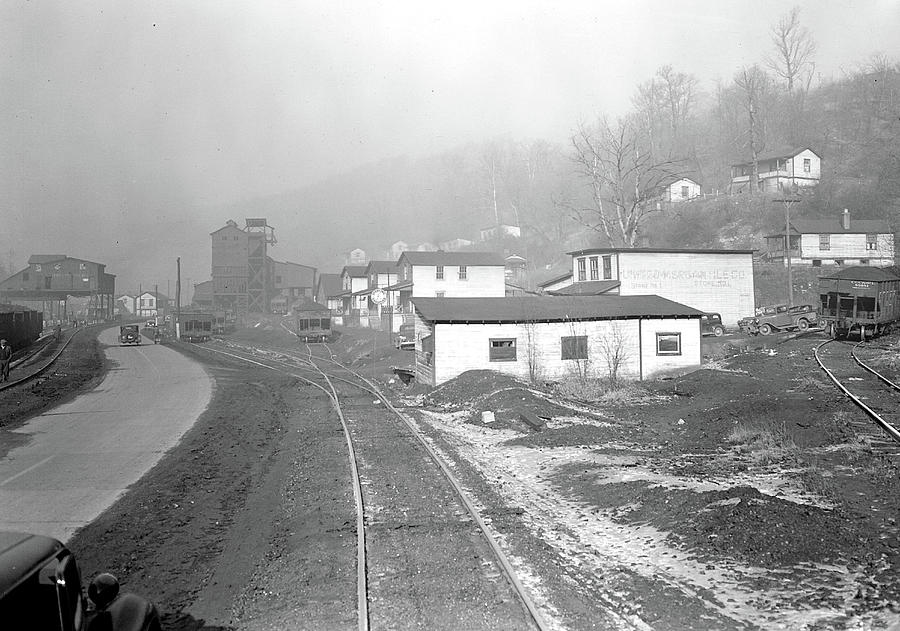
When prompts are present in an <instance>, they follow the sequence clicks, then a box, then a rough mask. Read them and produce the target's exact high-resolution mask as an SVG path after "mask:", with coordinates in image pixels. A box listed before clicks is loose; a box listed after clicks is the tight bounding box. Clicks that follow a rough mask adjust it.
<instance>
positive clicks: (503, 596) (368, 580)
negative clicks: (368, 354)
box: [198, 344, 549, 630]
mask: <svg viewBox="0 0 900 631" xmlns="http://www.w3.org/2000/svg"><path fill="white" fill-rule="evenodd" d="M316 347H317V348H318V349H321V352H320V353H315V352H313V350H312V347H310V346H309V345H307V347H306V352H305V353H303V352H299V351H298V352H290V351H284V350H280V349H279V350H274V349H260V348H251V347H240V346H238V345H235V344H229V346H228V347H227V348H214V347H212V346H202V347H198V348H202V349H203V350H205V351H207V352H210V353H214V354H219V355H220V356H226V357H228V358H231V359H233V360H236V361H241V362H247V363H250V364H253V365H256V366H260V367H264V368H267V369H270V370H274V371H278V372H281V373H283V374H286V375H290V376H292V377H294V378H296V379H298V380H299V381H300V382H302V383H304V384H306V385H308V386H310V387H313V388H317V389H318V390H319V391H320V392H322V393H323V394H325V395H327V396H328V397H329V398H330V399H331V402H332V406H333V408H334V410H335V413H336V415H337V417H338V420H339V421H340V425H341V427H342V430H343V432H344V435H345V439H346V444H347V449H348V461H349V466H350V469H351V476H352V480H353V482H352V484H353V491H354V496H355V499H356V510H357V520H356V523H357V527H356V530H357V600H358V602H357V612H358V619H359V624H358V628H359V629H360V630H365V629H368V628H370V626H371V627H373V628H432V629H439V628H445V629H456V628H467V629H494V628H522V629H527V628H531V629H539V630H544V629H548V628H549V627H548V626H547V625H546V623H545V622H544V620H543V619H542V617H541V615H540V612H539V610H538V608H537V606H536V605H535V603H534V602H533V601H532V599H531V597H530V595H529V593H528V591H527V590H526V589H525V587H524V585H523V584H522V582H521V580H520V579H519V577H518V576H517V574H516V571H515V569H514V567H513V565H512V563H511V562H510V561H509V559H508V558H507V556H506V554H505V553H504V551H503V549H502V547H501V545H500V543H499V542H498V540H497V537H496V536H495V535H494V533H493V532H492V530H491V529H490V527H489V526H488V523H487V521H488V520H487V519H486V518H485V517H483V516H482V515H481V514H480V512H479V510H478V508H477V506H476V503H475V501H474V500H473V499H472V498H471V497H470V496H469V494H468V493H467V492H466V491H465V490H464V489H463V487H462V486H461V485H460V483H459V482H458V481H457V480H456V478H455V476H454V475H453V472H452V471H451V469H450V467H449V466H448V465H447V464H446V463H444V462H443V461H442V459H441V458H440V457H439V456H438V454H437V453H436V452H435V450H434V449H433V448H432V447H431V445H430V444H429V442H428V440H427V439H426V438H425V436H424V435H423V433H422V432H421V431H420V430H419V429H418V428H417V427H416V425H415V424H414V423H413V422H412V421H411V420H410V419H408V418H406V417H405V416H404V415H403V414H402V413H401V412H400V411H399V410H397V409H396V408H395V407H394V406H393V405H392V404H391V402H390V401H389V400H388V398H387V397H386V396H385V395H384V394H382V393H381V391H380V390H379V389H378V387H377V385H376V384H375V383H373V382H372V381H371V380H369V379H367V378H366V377H364V376H363V375H361V374H360V373H358V372H356V371H354V370H353V369H351V368H349V367H347V366H344V365H342V364H340V363H339V362H338V361H337V360H335V359H334V356H333V354H332V353H331V351H330V349H328V347H327V346H325V345H316ZM326 355H327V356H326ZM448 579H449V580H448ZM486 603H490V604H489V605H487V604H486Z"/></svg>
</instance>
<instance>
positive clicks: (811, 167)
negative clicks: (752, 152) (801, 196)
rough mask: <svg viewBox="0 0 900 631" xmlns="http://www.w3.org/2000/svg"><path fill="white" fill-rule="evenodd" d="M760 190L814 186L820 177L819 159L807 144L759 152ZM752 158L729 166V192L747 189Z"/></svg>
mask: <svg viewBox="0 0 900 631" xmlns="http://www.w3.org/2000/svg"><path fill="white" fill-rule="evenodd" d="M757 164H758V169H759V190H760V191H761V192H763V193H780V192H789V193H790V192H798V191H800V190H801V189H804V188H808V187H810V186H815V185H816V184H818V183H819V179H820V178H821V176H822V158H821V157H820V156H819V154H817V153H816V152H815V151H813V150H812V149H810V148H809V147H800V148H797V149H779V150H777V151H769V152H766V153H763V154H760V156H759V158H758V159H757ZM752 177H753V161H752V160H751V161H749V162H740V163H737V164H732V165H731V192H732V193H743V192H747V191H749V190H750V186H751V183H750V179H751V178H752Z"/></svg>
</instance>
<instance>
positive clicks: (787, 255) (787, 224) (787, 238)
mask: <svg viewBox="0 0 900 631" xmlns="http://www.w3.org/2000/svg"><path fill="white" fill-rule="evenodd" d="M772 201H776V202H781V203H782V204H784V260H785V264H786V265H787V282H788V305H793V304H794V275H793V272H792V270H791V204H796V203H797V202H799V201H800V199H799V198H798V197H785V198H783V199H775V200H772Z"/></svg>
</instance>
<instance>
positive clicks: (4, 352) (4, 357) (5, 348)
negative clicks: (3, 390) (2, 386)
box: [0, 340, 13, 381]
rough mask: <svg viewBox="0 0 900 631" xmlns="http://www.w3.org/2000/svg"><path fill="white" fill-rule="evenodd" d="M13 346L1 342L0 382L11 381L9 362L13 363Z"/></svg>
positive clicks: (4, 341) (3, 341)
mask: <svg viewBox="0 0 900 631" xmlns="http://www.w3.org/2000/svg"><path fill="white" fill-rule="evenodd" d="M12 354H13V350H12V346H10V345H9V344H7V343H6V340H0V381H9V362H11V361H12Z"/></svg>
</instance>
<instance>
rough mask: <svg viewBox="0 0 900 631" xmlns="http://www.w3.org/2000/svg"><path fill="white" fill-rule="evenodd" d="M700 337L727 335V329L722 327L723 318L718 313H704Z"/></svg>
mask: <svg viewBox="0 0 900 631" xmlns="http://www.w3.org/2000/svg"><path fill="white" fill-rule="evenodd" d="M700 335H715V336H716V337H722V336H723V335H725V327H724V326H722V316H721V315H719V314H718V313H704V314H703V315H702V316H700Z"/></svg>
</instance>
